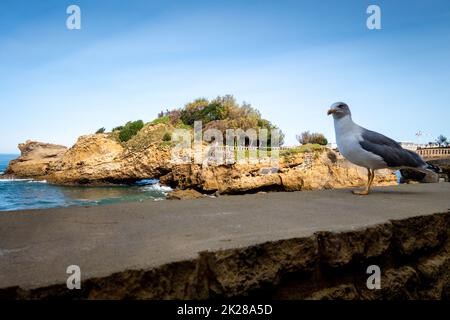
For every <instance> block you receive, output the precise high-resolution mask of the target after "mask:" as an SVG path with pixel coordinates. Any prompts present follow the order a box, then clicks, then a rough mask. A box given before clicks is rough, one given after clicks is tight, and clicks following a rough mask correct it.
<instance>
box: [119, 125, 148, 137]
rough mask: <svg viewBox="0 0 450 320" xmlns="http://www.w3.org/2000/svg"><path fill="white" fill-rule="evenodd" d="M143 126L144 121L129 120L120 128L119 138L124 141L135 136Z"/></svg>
mask: <svg viewBox="0 0 450 320" xmlns="http://www.w3.org/2000/svg"><path fill="white" fill-rule="evenodd" d="M143 127H144V122H142V120H137V121H129V122H127V123H126V124H125V126H124V127H123V129H122V130H120V134H119V140H120V141H122V142H126V141H128V140H130V139H131V138H132V137H133V136H135V135H136V134H137V133H138V132H139V130H141V129H142V128H143Z"/></svg>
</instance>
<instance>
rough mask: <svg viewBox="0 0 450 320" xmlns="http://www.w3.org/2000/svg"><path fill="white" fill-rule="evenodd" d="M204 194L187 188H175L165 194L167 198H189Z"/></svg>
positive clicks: (198, 197) (196, 197)
mask: <svg viewBox="0 0 450 320" xmlns="http://www.w3.org/2000/svg"><path fill="white" fill-rule="evenodd" d="M203 197H204V195H203V194H201V193H200V192H198V191H195V190H192V189H187V190H175V191H172V192H170V193H169V194H168V195H167V197H166V198H167V199H168V200H191V199H200V198H203Z"/></svg>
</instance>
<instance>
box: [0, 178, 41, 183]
mask: <svg viewBox="0 0 450 320" xmlns="http://www.w3.org/2000/svg"><path fill="white" fill-rule="evenodd" d="M20 181H22V182H23V181H33V179H16V178H14V179H13V178H12V179H7V178H6V179H0V182H20Z"/></svg>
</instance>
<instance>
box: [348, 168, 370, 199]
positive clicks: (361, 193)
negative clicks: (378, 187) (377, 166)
mask: <svg viewBox="0 0 450 320" xmlns="http://www.w3.org/2000/svg"><path fill="white" fill-rule="evenodd" d="M374 178H375V170H370V169H367V185H366V188H365V189H364V190H361V191H357V190H353V191H352V192H353V194H356V195H360V196H366V195H368V194H369V192H370V187H371V186H372V183H373V179H374Z"/></svg>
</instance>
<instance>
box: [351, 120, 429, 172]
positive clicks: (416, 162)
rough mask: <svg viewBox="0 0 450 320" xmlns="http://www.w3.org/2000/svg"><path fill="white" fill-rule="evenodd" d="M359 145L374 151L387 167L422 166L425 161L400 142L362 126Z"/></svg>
mask: <svg viewBox="0 0 450 320" xmlns="http://www.w3.org/2000/svg"><path fill="white" fill-rule="evenodd" d="M359 144H360V145H361V147H362V148H363V149H364V150H366V151H369V152H371V153H374V154H376V155H378V156H380V157H381V158H383V160H384V162H386V164H387V165H388V167H393V168H395V167H412V168H417V167H423V166H424V165H426V164H425V162H424V161H423V160H422V158H421V157H420V156H419V155H418V154H416V153H415V152H412V151H410V150H405V149H403V148H402V147H401V146H400V144H399V143H398V142H396V141H394V140H392V139H391V138H388V137H386V136H384V135H382V134H379V133H377V132H375V131H370V130H367V129H364V128H362V140H361V141H360V142H359Z"/></svg>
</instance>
